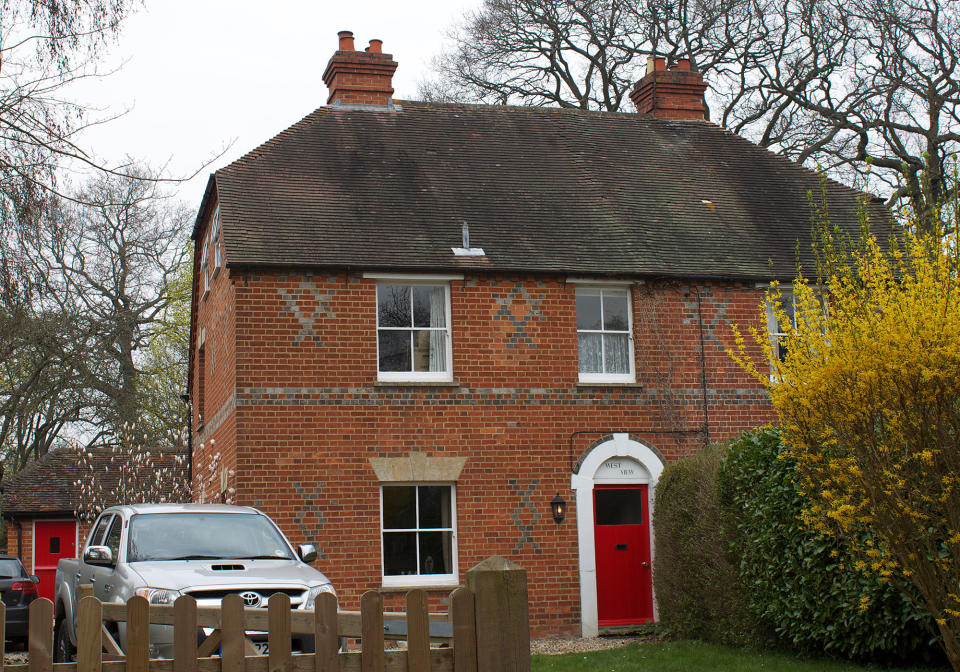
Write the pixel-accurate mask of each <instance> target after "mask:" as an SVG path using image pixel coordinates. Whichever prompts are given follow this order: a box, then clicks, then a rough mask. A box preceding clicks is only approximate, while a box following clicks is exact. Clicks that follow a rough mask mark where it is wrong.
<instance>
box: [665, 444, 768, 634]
mask: <svg viewBox="0 0 960 672" xmlns="http://www.w3.org/2000/svg"><path fill="white" fill-rule="evenodd" d="M723 455H724V449H723V447H721V446H710V447H708V448H706V449H705V450H703V451H701V452H699V453H697V454H695V455H691V456H689V457H686V458H684V459H682V460H680V461H678V462H674V463H672V464H669V465H667V467H666V469H664V472H663V475H662V476H661V477H660V481H659V482H658V484H657V493H656V503H655V506H654V512H653V525H654V529H656V531H657V532H656V546H655V549H654V552H655V562H654V576H653V581H654V586H655V588H656V594H657V604H658V606H659V608H660V624H661V626H663V628H664V629H666V630H667V631H668V632H669V633H670V634H672V635H675V636H677V637H681V638H684V639H699V640H703V641H706V642H714V643H719V644H733V645H738V644H746V643H749V642H750V641H751V640H752V633H753V630H754V628H753V622H752V618H751V615H750V612H749V611H748V610H747V608H746V598H745V597H744V595H743V594H742V593H741V591H740V588H739V582H738V578H737V572H738V567H737V563H736V559H735V558H734V557H733V556H731V554H730V551H729V544H728V542H727V539H726V538H725V537H724V535H723V533H722V531H721V526H720V524H719V515H718V511H717V487H716V484H717V469H718V468H719V466H720V461H721V459H722V457H723Z"/></svg>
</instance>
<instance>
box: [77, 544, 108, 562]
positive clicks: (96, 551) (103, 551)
mask: <svg viewBox="0 0 960 672" xmlns="http://www.w3.org/2000/svg"><path fill="white" fill-rule="evenodd" d="M83 561H84V562H85V563H87V564H88V565H112V564H113V551H111V550H110V547H109V546H87V548H86V549H85V550H84V551H83Z"/></svg>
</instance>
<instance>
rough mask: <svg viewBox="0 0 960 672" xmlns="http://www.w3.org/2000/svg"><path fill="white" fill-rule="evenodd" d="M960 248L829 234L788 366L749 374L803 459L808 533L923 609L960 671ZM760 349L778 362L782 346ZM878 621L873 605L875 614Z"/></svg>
mask: <svg viewBox="0 0 960 672" xmlns="http://www.w3.org/2000/svg"><path fill="white" fill-rule="evenodd" d="M958 243H960V240H957V239H954V240H950V241H944V240H943V239H941V238H939V237H927V238H917V237H913V236H911V235H909V234H908V235H906V236H905V237H904V239H903V240H902V241H900V244H899V245H895V246H892V247H891V249H889V250H886V251H885V250H884V249H883V248H882V247H881V246H880V245H879V244H878V243H877V241H876V240H875V239H874V238H872V237H870V236H869V235H865V237H864V239H863V241H861V242H860V243H859V244H856V245H850V246H849V247H844V246H841V245H839V244H838V243H837V241H835V240H834V239H832V238H831V237H830V235H829V233H828V229H825V233H824V239H823V246H822V249H821V253H822V257H823V262H824V263H823V267H822V269H820V273H819V275H820V280H819V282H818V286H815V285H813V284H811V283H808V282H807V281H806V280H804V279H803V278H798V279H797V280H796V281H795V283H794V286H793V297H794V300H793V303H794V308H795V310H794V311H793V312H794V315H795V318H793V319H791V316H790V315H789V314H788V311H787V310H785V308H788V307H789V306H787V305H786V301H785V298H784V295H783V294H782V293H781V291H780V289H779V288H778V287H773V288H772V289H771V300H772V301H774V302H775V303H776V304H777V305H778V308H779V310H778V312H779V317H780V322H781V329H783V330H785V331H786V334H787V335H786V352H787V353H788V354H787V356H786V358H785V359H784V360H783V361H774V365H773V369H774V370H773V375H772V376H770V374H769V372H768V362H767V361H764V362H753V361H751V360H750V359H749V357H748V356H747V354H746V348H745V345H744V341H743V337H742V336H741V335H740V334H738V335H737V338H738V340H739V344H740V347H739V353H735V356H736V357H738V359H739V361H740V363H741V364H742V365H743V366H744V367H745V368H746V369H747V370H749V371H752V372H753V373H754V375H755V376H756V377H757V378H758V379H759V380H761V381H763V382H764V383H766V384H767V385H768V386H769V390H770V394H771V397H772V400H773V405H774V407H775V409H776V411H777V413H778V414H779V417H780V421H781V423H782V426H783V438H784V441H785V442H786V443H787V444H788V445H789V446H790V447H791V449H790V454H791V456H792V457H793V458H794V459H795V460H796V463H797V469H798V474H799V478H800V485H801V488H802V489H803V491H804V492H805V494H806V501H807V505H806V506H805V508H804V511H803V522H804V523H805V524H806V525H807V526H808V527H809V528H811V529H812V530H815V531H817V532H821V533H824V534H833V535H836V536H837V537H838V538H839V539H842V540H843V541H844V542H845V543H846V544H847V546H848V547H849V548H850V550H851V552H852V553H855V554H856V555H857V560H856V561H855V564H856V567H857V569H858V570H860V571H862V572H864V573H867V574H869V575H871V576H875V577H877V578H879V579H881V580H883V581H889V582H891V583H892V584H893V585H895V586H898V587H901V588H906V587H907V586H909V587H911V588H912V590H905V591H904V594H905V595H913V596H915V600H916V604H917V607H918V608H920V609H923V610H924V611H925V612H926V613H927V614H929V616H930V617H931V618H932V619H933V620H934V621H935V623H936V624H937V627H938V629H939V634H940V635H941V638H942V642H943V646H944V650H945V652H946V654H947V657H948V659H949V660H950V662H951V664H952V665H953V668H954V669H955V670H960V263H958V261H960V258H958V249H960V245H958ZM753 336H754V338H755V339H756V340H757V341H758V343H759V344H760V345H761V346H763V347H764V348H765V350H766V354H767V358H768V360H770V361H773V360H774V359H775V358H774V357H773V351H772V349H771V345H770V339H769V335H768V334H765V333H759V332H756V331H755V332H754V333H753ZM867 607H868V608H869V605H867Z"/></svg>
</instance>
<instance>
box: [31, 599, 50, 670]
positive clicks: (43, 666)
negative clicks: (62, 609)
mask: <svg viewBox="0 0 960 672" xmlns="http://www.w3.org/2000/svg"><path fill="white" fill-rule="evenodd" d="M27 618H28V619H29V621H28V626H27V628H28V633H29V635H28V640H29V644H28V648H29V649H30V663H29V665H30V668H29V669H30V672H51V671H52V670H53V602H51V601H50V600H48V599H47V598H45V597H41V598H40V599H38V600H34V601H33V602H31V603H30V608H29V609H28V610H27Z"/></svg>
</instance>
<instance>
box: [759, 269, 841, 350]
mask: <svg viewBox="0 0 960 672" xmlns="http://www.w3.org/2000/svg"><path fill="white" fill-rule="evenodd" d="M778 291H779V294H780V299H779V303H780V311H778V310H777V306H776V305H775V304H774V298H773V297H771V296H770V295H769V294H768V295H767V304H766V305H767V333H768V334H770V347H771V348H772V349H773V356H774V357H775V358H776V359H777V360H778V361H781V362H783V361H785V360H786V359H787V342H788V338H787V334H788V333H789V332H790V331H791V330H792V329H795V328H796V327H797V312H798V309H799V308H800V307H799V302H800V300H799V299H798V298H797V295H796V294H794V292H793V289H792V288H791V287H790V286H789V285H788V286H786V287H783V286H781V287H780V288H779V290H778ZM813 299H814V300H815V301H816V305H815V306H814V309H815V310H816V311H819V313H820V316H819V317H818V315H817V314H816V313H814V314H808V315H806V319H807V321H808V322H812V321H813V320H817V319H826V318H827V316H828V315H827V313H828V303H827V297H826V295H825V294H823V292H822V291H821V290H820V289H819V288H816V287H814V288H813ZM778 312H779V313H781V314H779V315H778ZM823 326H824V325H821V328H823Z"/></svg>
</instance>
